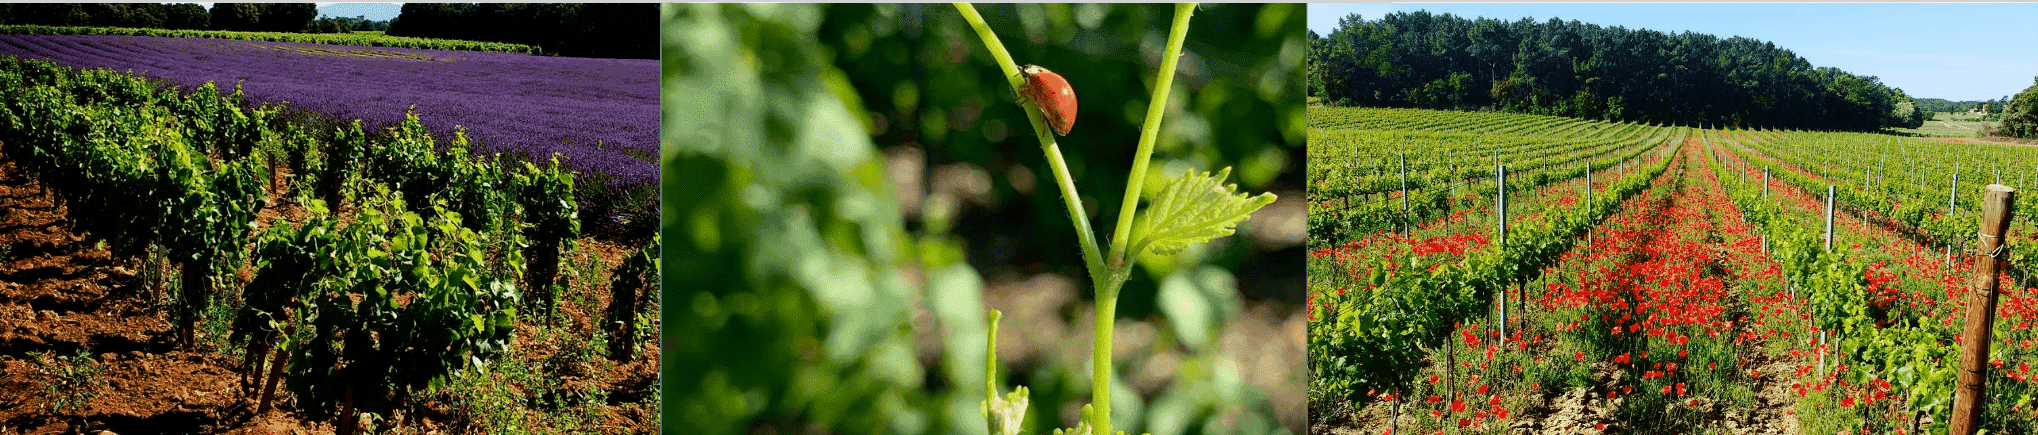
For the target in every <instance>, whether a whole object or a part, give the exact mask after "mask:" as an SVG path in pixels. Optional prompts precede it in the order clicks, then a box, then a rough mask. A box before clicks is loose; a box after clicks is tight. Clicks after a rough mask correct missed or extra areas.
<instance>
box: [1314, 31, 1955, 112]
mask: <svg viewBox="0 0 2038 435" xmlns="http://www.w3.org/2000/svg"><path fill="white" fill-rule="evenodd" d="M1307 62H1308V65H1307V68H1308V80H1309V92H1310V95H1312V96H1316V97H1319V98H1321V99H1322V100H1323V101H1325V102H1328V103H1330V104H1336V105H1360V106H1392V107H1426V108H1437V109H1475V110H1502V111H1510V112H1520V113H1533V114H1544V115H1559V116H1572V117H1579V118H1589V119H1607V120H1619V121H1636V122H1653V123H1670V124H1682V125H1700V124H1709V125H1727V126H1743V127H1767V128H1797V129H1812V130H1854V131H1873V130H1878V129H1881V128H1885V127H1910V128H1914V127H1916V126H1918V125H1922V124H1923V123H1924V121H1925V119H1926V118H1929V117H1930V114H1929V113H1928V112H1927V111H1924V110H1918V108H1917V107H1916V106H1915V103H1913V102H1912V101H1911V98H1910V96H1908V95H1906V94H1904V92H1903V90H1901V89H1897V88H1894V87H1890V86H1887V85H1884V84H1883V83H1882V82H1881V81H1880V80H1879V79H1877V78H1876V77H1873V76H1859V75H1855V74H1850V73H1848V72H1846V71H1842V70H1840V69H1837V68H1832V67H1815V66H1813V65H1812V64H1811V62H1809V61H1807V60H1805V59H1804V58H1802V57H1798V56H1797V55H1796V54H1795V53H1792V52H1791V51H1790V50H1786V49H1782V48H1778V47H1776V45H1775V44H1773V43H1770V42H1764V41H1758V40H1754V39H1750V38H1743V37H1733V38H1719V37H1715V36H1712V35H1708V34H1700V33H1692V32H1682V33H1675V34H1672V33H1664V32H1658V31H1653V30H1647V29H1627V28H1624V27H1619V26H1614V27H1602V26H1599V25H1594V24H1586V23H1581V22H1578V21H1575V20H1573V21H1562V20H1559V19H1555V18H1552V19H1550V20H1548V21H1542V22H1538V21H1535V20H1532V19H1528V18H1523V19H1521V20H1517V21H1505V20H1499V19H1492V18H1483V17H1482V18H1477V19H1466V18H1461V17H1457V16H1454V15H1451V14H1431V13H1429V12H1426V11H1416V12H1397V13H1392V14H1388V15H1386V16H1384V17H1381V18H1380V19H1378V20H1367V19H1364V18H1363V17H1361V16H1359V15H1357V14H1354V15H1350V16H1347V17H1345V18H1343V19H1341V20H1339V22H1338V27H1337V28H1336V29H1334V30H1332V31H1331V34H1330V35H1319V34H1317V33H1316V32H1315V31H1310V32H1309V57H1308V60H1307Z"/></svg>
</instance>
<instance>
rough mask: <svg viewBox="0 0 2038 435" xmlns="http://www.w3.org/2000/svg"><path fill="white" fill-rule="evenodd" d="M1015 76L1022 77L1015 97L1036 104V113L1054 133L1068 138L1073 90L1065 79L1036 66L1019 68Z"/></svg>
mask: <svg viewBox="0 0 2038 435" xmlns="http://www.w3.org/2000/svg"><path fill="white" fill-rule="evenodd" d="M1019 74H1020V75H1024V76H1026V84H1025V85H1024V86H1020V87H1019V94H1020V95H1021V96H1022V97H1024V98H1025V99H1027V100H1030V101H1033V102H1034V104H1038V105H1040V114H1041V115H1042V116H1046V117H1047V125H1048V127H1052V128H1054V134H1057V135H1061V136H1068V135H1069V128H1070V127H1074V126H1075V125H1076V90H1075V89H1074V88H1070V87H1069V81H1068V79H1065V78H1062V76H1061V74H1055V73H1054V71H1048V70H1047V68H1042V67H1040V65H1026V66H1023V67H1019Z"/></svg>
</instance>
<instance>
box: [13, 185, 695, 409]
mask: <svg viewBox="0 0 2038 435" xmlns="http://www.w3.org/2000/svg"><path fill="white" fill-rule="evenodd" d="M280 197H281V195H280V193H279V194H272V195H271V200H272V201H271V203H272V206H274V205H276V204H274V202H275V201H274V199H276V198H280ZM69 213H70V211H69V210H67V209H66V208H65V207H64V206H63V205H62V203H61V201H59V200H57V199H56V197H54V196H53V195H52V193H51V192H50V191H48V190H46V189H45V188H44V186H43V185H42V184H41V183H40V182H39V181H36V180H34V179H33V177H32V176H29V175H28V172H27V171H24V170H21V169H20V168H17V167H16V166H15V165H14V163H13V161H11V160H10V159H6V158H5V157H4V156H0V433H24V434H45V433H48V434H55V433H98V432H99V431H112V432H114V433H122V434H140V433H252V434H271V433H278V434H282V433H288V434H320V433H333V431H334V427H333V423H331V422H314V421H307V420H305V419H304V417H303V415H302V413H301V412H300V410H298V409H296V405H295V401H294V400H293V399H291V398H290V395H289V394H288V393H287V391H286V389H285V388H282V387H280V386H279V388H278V389H277V390H278V395H279V396H280V397H279V400H278V401H277V402H278V406H276V408H277V409H272V410H270V411H269V412H268V413H266V414H263V415H254V410H255V408H256V400H258V398H257V397H254V396H256V395H257V394H259V393H255V394H250V393H249V392H245V391H243V390H242V388H241V387H240V380H241V377H242V376H243V375H244V373H243V372H244V371H245V370H244V367H243V364H242V362H241V358H240V357H239V356H238V355H236V354H230V353H228V352H229V350H223V349H218V348H216V347H215V346H212V345H205V344H201V345H198V346H195V347H179V346H176V345H175V344H174V341H175V332H174V328H172V326H171V325H172V320H173V319H171V318H170V315H169V314H166V313H167V312H168V311H167V310H166V309H165V308H166V307H165V304H167V302H166V301H167V300H168V295H165V294H162V291H161V290H160V289H156V288H154V287H153V286H151V285H147V284H146V283H147V282H151V281H152V280H150V279H145V278H143V276H144V273H142V272H141V270H142V269H145V266H144V264H143V263H144V262H143V261H140V260H138V259H135V258H127V257H122V256H116V255H114V254H113V253H112V252H110V251H109V250H108V249H106V248H105V247H103V246H101V245H100V244H99V242H98V241H96V240H92V239H89V238H87V237H85V236H82V235H80V234H77V233H73V232H72V231H71V230H70V227H71V225H70V221H69V218H68V216H69ZM302 215H303V210H302V207H298V206H296V205H295V204H288V205H282V206H280V207H276V208H272V209H269V210H265V211H264V212H263V214H262V216H261V219H262V220H261V222H262V224H263V225H265V226H266V225H267V223H268V219H270V218H271V217H274V216H282V217H284V218H286V219H293V218H301V217H302ZM580 246H581V249H578V250H576V251H575V252H572V253H568V254H567V255H566V256H565V257H566V260H567V261H578V260H583V259H587V258H590V256H591V257H592V261H598V263H597V264H598V265H599V266H598V267H597V268H596V269H595V271H596V273H595V274H594V276H592V277H591V279H586V280H585V281H587V282H581V283H572V285H571V286H570V287H571V289H570V290H569V291H568V292H567V294H566V295H562V296H561V298H560V305H561V307H560V309H561V311H562V313H564V314H566V317H567V318H568V319H570V320H569V321H568V322H566V323H567V324H566V325H564V330H563V333H555V334H552V337H551V338H549V339H547V340H545V341H543V342H534V341H533V340H532V339H531V338H530V337H531V334H530V331H532V330H533V329H535V328H536V327H535V326H533V325H532V324H531V323H530V320H524V321H523V324H520V325H519V327H518V332H519V336H518V337H517V338H516V341H515V343H513V344H512V348H513V349H514V350H513V352H514V353H516V354H518V355H519V358H530V359H536V360H538V361H547V360H566V359H568V358H555V354H556V353H557V350H558V349H560V348H561V347H562V343H570V340H586V339H587V338H586V337H588V336H589V335H591V334H593V332H594V327H595V326H596V325H597V324H598V323H599V319H600V318H601V315H602V314H601V312H599V311H598V310H597V308H595V307H606V306H607V303H608V298H609V295H608V282H609V276H608V275H609V270H611V269H613V268H615V267H616V266H617V265H618V264H620V263H621V260H622V258H623V257H624V256H625V255H627V254H628V253H629V249H630V248H631V247H628V246H621V245H620V244H617V243H614V242H606V241H598V240H593V239H586V240H582V241H580ZM576 264H577V263H576ZM568 267H572V266H567V265H562V266H561V269H562V273H561V275H562V279H567V278H566V275H567V274H566V273H564V269H566V268H568ZM242 272H243V273H242V274H241V275H242V276H241V277H240V278H242V279H243V280H245V279H246V278H247V275H248V272H249V271H248V270H246V269H245V268H244V270H243V271H242ZM229 281H231V280H229ZM224 287H228V288H225V289H223V290H224V291H233V290H234V288H235V287H238V286H236V285H233V284H231V283H229V284H226V285H224ZM583 294H585V296H583ZM582 300H586V301H589V302H590V304H591V307H590V306H583V305H580V304H577V303H574V302H569V301H582ZM590 311H593V312H590ZM650 332H651V333H652V334H653V335H652V336H651V337H650V338H649V344H647V345H646V346H645V347H644V348H642V349H641V350H640V352H639V354H638V356H637V358H636V359H634V360H632V361H627V362H624V363H622V364H617V363H611V362H608V361H607V360H606V359H600V358H597V361H595V362H592V363H584V364H580V365H581V367H576V368H575V369H571V370H565V371H568V372H571V373H560V375H561V378H562V379H566V383H567V384H568V385H580V386H583V387H585V388H589V389H598V390H601V391H607V392H609V400H608V403H606V404H604V405H605V406H603V407H602V409H603V411H604V413H605V414H607V418H606V421H604V422H602V423H601V425H602V427H601V428H600V429H599V430H600V432H602V433H652V432H653V431H656V430H657V425H658V422H657V418H658V416H657V407H656V402H655V400H656V398H654V397H650V396H651V395H650V392H651V391H653V390H652V387H653V385H654V383H656V382H657V377H658V376H657V375H658V364H657V358H658V347H657V340H658V337H657V336H656V335H655V329H654V330H653V331H650ZM202 334H203V333H202V332H201V335H202ZM200 342H201V343H204V342H207V340H206V339H205V338H203V337H201V339H200ZM81 349H82V350H84V351H85V352H86V355H87V357H88V358H90V359H91V360H92V361H93V362H94V364H93V366H95V367H97V368H98V369H99V370H100V373H99V374H97V375H95V376H91V377H90V379H91V381H90V383H89V384H88V385H87V386H86V387H83V388H57V389H55V390H56V391H50V390H51V388H49V387H50V386H51V385H52V381H49V380H47V379H49V377H50V376H48V375H46V374H45V372H47V371H49V370H51V367H54V366H56V365H57V364H56V363H57V360H55V359H54V356H56V355H63V356H70V355H74V354H76V353H77V352H78V351H79V350H81ZM32 354H33V355H32ZM51 354H53V355H51ZM573 360H576V361H577V359H573ZM548 367H550V366H548ZM548 374H550V373H548ZM440 396H442V395H423V394H421V395H420V397H421V398H420V399H418V400H415V402H416V403H412V404H410V405H409V406H407V407H405V408H404V409H400V410H398V411H397V412H396V413H394V414H397V415H399V417H396V418H394V419H392V420H393V421H390V422H388V423H382V424H378V425H379V426H382V427H384V428H388V427H389V424H390V423H393V424H395V425H396V427H395V428H393V432H398V433H427V432H432V431H439V432H445V431H448V430H449V429H452V431H454V432H458V431H459V430H458V429H459V428H466V427H470V426H471V425H470V424H469V423H468V422H466V420H465V418H466V417H465V416H461V415H456V414H453V413H447V412H434V411H435V410H438V411H444V410H447V409H450V408H451V406H450V405H449V404H447V403H443V401H442V400H444V398H443V397H440ZM66 397H69V398H79V399H83V400H82V402H81V403H79V404H78V405H76V406H68V407H61V408H60V407H57V406H55V405H56V402H55V401H54V400H53V398H66ZM527 413H528V415H530V416H531V418H532V420H531V421H532V422H533V424H532V425H529V426H527V427H542V425H540V424H537V423H538V420H537V419H538V418H540V417H542V415H541V414H542V413H541V412H539V411H527ZM405 414H409V415H417V416H419V417H415V418H408V419H406V418H402V417H400V416H401V415H405Z"/></svg>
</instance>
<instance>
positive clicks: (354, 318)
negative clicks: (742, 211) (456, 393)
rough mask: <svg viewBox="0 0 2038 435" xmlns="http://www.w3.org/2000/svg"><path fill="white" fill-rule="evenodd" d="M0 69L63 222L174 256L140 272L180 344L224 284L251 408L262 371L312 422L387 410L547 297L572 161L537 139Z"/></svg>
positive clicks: (89, 74) (49, 69)
mask: <svg viewBox="0 0 2038 435" xmlns="http://www.w3.org/2000/svg"><path fill="white" fill-rule="evenodd" d="M0 89H7V90H8V92H6V93H4V94H0V151H4V152H5V154H6V155H7V157H8V158H11V159H14V160H16V161H17V162H18V163H19V165H20V166H21V167H24V168H28V169H30V170H31V171H32V172H33V175H34V176H35V177H38V178H40V179H41V180H42V181H43V185H45V186H51V187H50V189H52V190H53V191H54V192H53V193H55V194H56V195H57V196H58V197H59V198H61V199H62V201H63V203H64V207H66V208H68V209H69V210H70V214H71V216H72V217H73V221H74V222H75V223H74V225H75V227H76V230H77V231H79V232H81V233H84V234H86V235H87V236H88V237H90V238H92V239H98V240H101V241H103V242H105V243H106V244H107V245H108V246H109V248H110V249H111V250H112V251H113V252H114V253H115V255H116V256H119V257H122V258H145V259H152V260H149V261H145V262H144V264H161V263H165V262H167V263H169V264H174V265H176V267H177V269H178V270H180V271H181V272H179V273H177V274H176V276H177V278H176V279H175V281H174V282H158V283H155V284H153V285H154V286H155V287H157V288H158V289H161V291H160V292H159V294H162V295H164V296H161V297H163V298H165V299H167V301H166V302H167V303H166V305H168V306H171V307H173V310H172V311H173V312H174V315H173V317H174V318H175V319H176V320H175V324H176V325H175V328H176V330H177V332H178V336H179V338H180V339H179V342H180V343H181V346H185V347H193V346H197V344H198V343H199V339H198V338H197V337H196V336H195V335H196V334H197V331H198V330H199V328H198V325H199V323H200V320H201V317H202V316H206V315H208V314H207V313H206V307H207V306H208V304H209V303H211V302H213V301H216V300H237V301H238V303H237V304H231V305H234V306H235V310H234V313H233V314H232V316H233V319H232V322H231V324H232V327H231V330H230V332H229V333H230V334H231V335H230V337H229V338H227V340H229V341H233V342H235V343H237V344H239V345H243V346H245V350H246V351H245V354H244V355H245V360H246V364H247V365H246V367H247V368H246V372H245V373H243V374H242V375H243V378H244V379H245V380H244V382H243V387H244V390H245V392H246V393H247V394H248V395H249V396H250V397H251V398H252V397H259V399H258V402H259V407H260V409H261V410H262V411H266V409H268V408H269V407H270V406H272V404H273V403H275V397H276V396H277V388H278V387H277V384H278V383H279V381H280V382H281V383H282V384H283V385H284V386H286V387H287V390H288V391H289V392H291V393H293V394H295V399H296V400H295V402H294V403H296V404H297V406H298V407H300V408H301V411H302V412H303V413H305V415H306V416H308V417H310V418H312V419H314V420H325V419H329V418H333V417H342V418H352V416H353V415H355V414H357V413H360V412H378V413H380V412H387V411H388V410H389V409H390V408H391V407H392V406H394V404H396V403H399V402H401V401H402V400H404V399H405V398H406V397H407V396H408V395H410V394H413V393H415V392H418V391H421V390H425V389H428V388H432V387H435V386H438V385H439V384H442V383H444V382H445V381H446V380H447V379H448V377H449V375H451V374H453V373H455V372H456V371H460V370H467V369H476V368H484V367H485V366H486V365H487V364H488V363H489V361H490V360H491V357H493V356H494V355H497V354H499V353H500V352H502V351H504V350H505V348H506V347H507V346H508V344H509V343H510V341H511V339H512V336H513V334H514V333H515V331H516V323H517V321H518V320H519V319H540V320H542V319H545V318H547V316H549V315H550V314H551V313H552V311H553V307H555V306H556V305H557V304H558V300H557V292H556V291H555V287H556V285H555V277H556V275H557V273H558V269H559V263H560V257H561V252H562V250H570V249H573V244H574V243H575V242H574V241H575V239H576V237H577V236H578V235H579V227H578V219H577V213H578V211H577V209H576V205H575V204H576V202H575V200H574V191H575V187H574V185H575V174H574V173H573V172H571V171H568V170H566V169H565V167H564V165H562V164H560V163H559V162H558V160H557V159H556V157H555V158H554V159H553V160H552V161H551V162H550V163H549V164H545V165H538V164H532V163H528V162H524V161H521V160H514V159H510V158H506V157H502V156H497V155H476V154H474V153H472V152H470V150H469V148H470V146H469V144H468V143H467V141H466V138H465V135H464V134H461V133H457V132H456V133H455V134H454V135H453V138H452V139H451V140H450V141H449V142H450V143H439V141H437V140H435V139H434V136H433V135H432V134H431V133H430V132H428V131H426V130H425V129H424V127H422V126H421V125H420V124H419V123H418V120H417V118H416V117H415V116H409V117H407V119H406V120H405V121H403V122H402V123H400V124H398V125H394V126H390V127H388V128H386V129H384V130H383V131H378V132H371V131H368V130H366V129H364V128H363V126H362V125H361V123H360V122H359V121H355V122H353V123H352V124H351V125H344V126H332V125H326V124H315V123H310V122H303V121H295V120H296V119H300V118H297V117H292V116H288V114H289V113H290V112H289V111H288V109H287V108H286V107H282V106H277V105H262V106H259V107H256V106H252V105H249V104H247V103H245V102H244V101H243V99H242V98H241V92H240V90H239V89H238V87H236V88H235V89H233V90H232V91H231V92H224V91H223V90H221V89H220V88H218V87H216V86H214V85H212V84H210V83H207V84H206V85H204V86H200V87H198V88H196V89H189V90H184V89H177V88H174V87H169V86H164V85H162V84H161V82H158V81H155V80H150V79H146V78H142V77H137V76H134V75H129V74H123V73H118V72H113V71H107V70H76V69H72V68H69V67H65V66H61V65H57V64H54V63H49V62H44V61H37V60H21V59H15V58H0ZM284 192H288V194H287V195H286V194H285V193H284ZM657 249H658V248H657V243H656V241H655V240H654V241H651V243H648V244H644V245H643V246H642V247H641V248H640V250H639V251H638V252H637V253H636V254H634V255H632V258H633V260H632V261H626V262H625V263H626V266H625V267H624V269H625V270H618V271H616V273H615V274H614V276H615V277H616V280H617V281H618V282H617V283H616V285H614V286H612V287H611V289H612V291H614V292H615V295H614V297H613V298H612V301H613V302H612V305H611V307H610V313H609V314H608V315H607V316H606V317H607V319H606V320H605V324H606V325H607V328H608V329H610V330H611V331H612V332H611V333H610V334H611V337H612V338H611V339H612V340H619V342H617V343H612V344H616V346H614V349H612V353H613V355H612V357H613V358H618V359H627V358H630V355H631V352H632V349H634V348H635V347H636V344H637V343H640V342H641V340H642V339H643V335H644V334H643V333H641V332H639V331H641V330H642V329H643V328H644V326H641V325H639V323H642V322H646V321H648V320H646V319H647V318H649V317H655V316H646V315H645V313H644V312H643V311H644V307H645V306H646V303H645V301H642V300H641V299H643V298H640V297H637V296H636V295H637V294H638V293H639V292H642V293H643V294H645V295H648V296H655V295H656V293H657V292H656V288H655V287H652V286H651V284H650V283H653V282H656V280H655V279H651V278H648V277H647V275H648V274H651V273H655V269H656V265H655V259H654V258H655V256H656V252H657ZM249 271H252V273H248V272H249ZM162 281H170V280H169V279H163V280H162ZM646 289H649V290H648V291H647V290H646ZM262 411H258V413H259V412H262ZM346 421H351V420H346ZM339 427H341V428H342V429H343V430H345V429H349V428H352V427H353V426H352V425H340V426H339Z"/></svg>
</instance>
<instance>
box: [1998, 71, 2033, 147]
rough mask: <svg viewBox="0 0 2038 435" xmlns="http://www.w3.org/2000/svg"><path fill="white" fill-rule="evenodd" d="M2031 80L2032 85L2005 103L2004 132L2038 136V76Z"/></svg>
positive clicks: (2018, 135)
mask: <svg viewBox="0 0 2038 435" xmlns="http://www.w3.org/2000/svg"><path fill="white" fill-rule="evenodd" d="M2031 81H2032V83H2031V87H2028V88H2024V91H2023V92H2018V93H2017V96H2015V97H2012V98H2009V102H2008V103H2004V104H2003V112H2002V116H2003V134H2006V135H2009V136H2013V137H2021V138H2038V77H2034V78H2032V80H2031Z"/></svg>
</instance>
